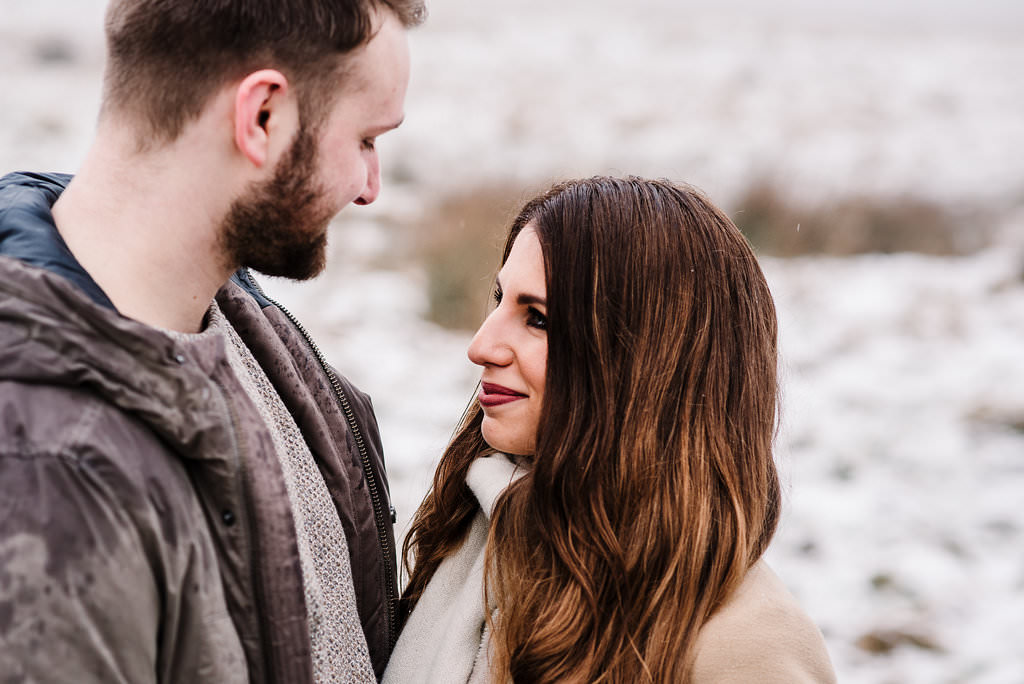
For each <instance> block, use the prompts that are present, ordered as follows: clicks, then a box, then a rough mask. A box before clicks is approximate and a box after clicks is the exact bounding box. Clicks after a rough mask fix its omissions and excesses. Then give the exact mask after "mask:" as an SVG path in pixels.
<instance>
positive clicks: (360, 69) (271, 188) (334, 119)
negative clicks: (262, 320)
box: [222, 11, 409, 280]
mask: <svg viewBox="0 0 1024 684" xmlns="http://www.w3.org/2000/svg"><path fill="white" fill-rule="evenodd" d="M379 17H380V25H379V31H378V32H377V34H376V35H375V36H374V38H373V39H372V40H371V41H370V42H369V43H368V44H367V45H366V46H365V47H363V48H361V49H360V50H359V51H357V52H356V53H354V54H353V55H351V56H350V57H349V66H348V68H347V69H346V70H345V75H344V79H345V84H344V90H343V92H342V93H341V94H340V95H339V97H338V98H337V100H336V101H335V102H334V103H333V104H332V105H331V107H330V108H329V110H328V112H327V114H326V115H325V116H323V117H322V121H321V122H319V125H317V126H310V125H309V124H308V122H303V124H302V126H301V128H300V130H299V131H298V133H297V134H296V136H295V140H294V141H293V143H292V145H291V147H290V149H289V150H288V152H287V153H286V154H285V156H284V157H283V158H282V159H281V160H280V161H279V162H278V163H277V165H276V166H275V168H274V175H273V177H272V178H270V179H269V180H268V181H266V182H263V183H260V184H258V185H256V186H254V187H253V188H251V189H250V190H249V191H248V192H247V193H246V194H245V195H243V196H242V197H240V198H238V199H237V200H236V201H235V202H234V203H233V204H232V206H231V208H230V210H229V211H228V214H227V216H226V218H225V220H224V224H223V228H222V236H223V245H224V249H225V256H226V258H227V260H228V262H229V263H230V264H231V265H232V266H234V265H241V266H248V267H250V268H253V269H255V270H257V271H259V272H261V273H265V274H267V275H273V276H283V277H285V278H292V279H295V280H306V279H309V278H312V277H314V276H316V275H317V274H318V273H320V272H321V271H322V270H323V268H324V265H325V264H326V252H327V225H328V223H330V221H331V219H332V218H333V217H334V216H335V214H337V213H338V212H339V211H341V209H342V208H344V207H345V206H346V205H348V204H349V203H350V202H354V203H356V204H370V203H371V202H373V201H374V200H375V199H376V198H377V195H378V194H379V193H380V185H381V180H380V160H379V158H378V156H377V150H376V146H375V143H376V138H377V137H378V136H380V135H382V134H383V133H386V132H387V131H390V130H392V129H394V128H396V127H397V126H398V125H399V124H400V123H401V121H402V118H403V111H404V104H405V91H406V87H407V85H408V82H409V49H408V43H407V40H406V35H405V29H404V28H403V27H402V25H401V23H400V22H399V20H398V19H397V18H396V17H395V16H394V15H393V14H392V13H391V12H389V11H385V12H382V13H381V14H380V15H379Z"/></svg>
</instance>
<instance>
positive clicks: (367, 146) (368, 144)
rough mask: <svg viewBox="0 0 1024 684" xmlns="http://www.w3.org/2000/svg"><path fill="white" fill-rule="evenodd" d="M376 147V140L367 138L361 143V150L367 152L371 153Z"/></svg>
mask: <svg viewBox="0 0 1024 684" xmlns="http://www.w3.org/2000/svg"><path fill="white" fill-rule="evenodd" d="M376 145H377V140H376V139H375V138H367V139H366V140H364V141H363V149H364V150H366V151H367V152H372V151H373V149H374V147H376Z"/></svg>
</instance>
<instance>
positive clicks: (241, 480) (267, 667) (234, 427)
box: [213, 378, 276, 681]
mask: <svg viewBox="0 0 1024 684" xmlns="http://www.w3.org/2000/svg"><path fill="white" fill-rule="evenodd" d="M213 383H214V384H215V385H216V386H217V389H218V390H220V396H221V400H222V401H223V402H224V405H225V407H226V408H227V412H228V419H229V420H230V421H231V432H232V436H233V440H232V442H233V443H234V446H235V457H236V458H237V459H238V484H239V492H240V494H241V496H242V499H243V506H244V507H245V519H244V522H243V520H242V516H237V520H238V522H239V524H244V525H245V530H244V533H245V535H246V536H247V537H248V539H249V547H250V550H251V556H250V557H251V558H256V559H260V558H263V554H262V553H261V551H260V540H259V535H257V534H256V533H255V531H254V529H253V525H252V521H253V520H254V519H255V516H256V512H255V510H254V509H253V501H252V497H251V496H250V495H249V488H248V487H247V486H246V483H245V478H246V477H247V474H246V468H245V459H243V458H242V457H241V453H242V449H243V447H242V444H241V443H240V442H241V439H242V433H241V432H240V431H239V429H238V415H237V414H236V413H235V407H234V405H233V404H232V403H231V401H230V400H229V399H228V398H227V390H226V389H225V388H224V386H223V385H222V384H221V383H220V382H219V381H218V380H216V379H215V378H214V379H213ZM219 513H220V514H221V515H223V513H224V512H223V511H220V512H219ZM250 568H251V575H250V579H251V581H252V587H253V594H254V595H255V599H256V605H255V606H254V610H255V611H256V612H257V613H259V612H260V606H264V605H266V604H265V603H264V601H265V599H266V588H265V587H264V584H263V573H262V572H261V563H260V561H258V560H257V562H255V563H252V564H251V565H250ZM256 624H257V629H258V630H259V635H260V643H261V646H260V649H259V650H260V652H261V653H262V654H263V668H264V674H263V676H264V678H265V680H266V681H275V674H276V670H275V669H274V668H275V661H274V649H272V648H266V645H267V644H269V643H271V635H270V628H269V625H267V621H266V620H264V619H258V620H257V621H256Z"/></svg>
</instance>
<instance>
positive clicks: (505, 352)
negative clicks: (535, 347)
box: [466, 309, 512, 366]
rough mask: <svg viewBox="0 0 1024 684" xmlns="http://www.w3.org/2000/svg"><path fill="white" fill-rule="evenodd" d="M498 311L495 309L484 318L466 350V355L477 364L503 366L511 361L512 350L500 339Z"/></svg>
mask: <svg viewBox="0 0 1024 684" xmlns="http://www.w3.org/2000/svg"><path fill="white" fill-rule="evenodd" d="M498 313H499V310H498V309H495V310H494V311H492V312H491V315H490V316H488V317H487V318H486V319H484V322H483V323H482V324H480V327H479V328H478V329H477V331H476V334H475V335H473V340H472V341H471V342H470V343H469V349H467V350H466V356H468V357H469V360H470V361H472V362H473V363H475V364H476V365H478V366H487V365H492V366H505V365H508V364H509V363H510V362H511V361H512V351H511V349H509V346H508V345H507V344H505V343H504V342H503V341H502V339H501V326H500V319H499V318H498Z"/></svg>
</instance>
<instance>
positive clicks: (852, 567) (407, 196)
mask: <svg viewBox="0 0 1024 684" xmlns="http://www.w3.org/2000/svg"><path fill="white" fill-rule="evenodd" d="M103 4H104V3H103V0H63V1H62V0H35V1H34V2H31V3H26V2H21V1H16V0H0V59H2V64H3V68H2V69H0V98H2V104H3V106H2V107H0V123H2V125H0V170H3V171H8V170H15V169H26V170H50V171H58V170H59V171H74V170H75V168H76V166H77V164H78V163H79V161H80V160H81V158H82V156H83V154H84V151H85V147H86V145H87V143H88V140H89V136H90V133H91V131H92V127H93V124H94V121H95V114H96V111H97V106H98V100H99V82H100V73H101V68H102V59H103V57H102V9H103ZM430 10H431V18H430V20H429V22H428V23H427V24H426V25H425V26H424V27H422V28H420V29H418V30H417V31H416V32H415V33H413V34H412V35H411V42H412V50H413V81H412V84H411V87H410V92H409V97H408V100H407V120H406V123H405V124H404V125H403V126H402V128H401V129H400V130H399V131H398V132H396V133H393V134H389V135H388V136H385V137H384V138H382V139H381V141H380V148H381V153H382V156H383V163H384V167H385V187H384V193H383V195H382V196H381V198H380V200H379V201H378V202H377V204H375V205H374V206H372V207H369V208H366V209H362V208H357V207H353V208H349V209H347V210H346V211H345V212H343V213H342V215H341V216H340V217H339V219H338V220H337V221H336V226H335V229H334V233H333V246H332V258H331V261H330V266H329V268H328V271H327V273H325V274H324V275H323V276H322V277H320V278H319V279H317V280H316V281H313V282H311V283H306V284H302V285H292V284H289V283H284V282H271V283H269V285H268V289H269V290H270V291H271V292H272V293H273V294H276V295H277V296H278V298H279V299H280V300H281V301H282V302H283V303H285V304H286V305H287V306H288V307H289V308H291V309H292V310H293V311H294V312H295V313H296V314H297V315H298V316H299V317H300V318H301V319H302V320H303V321H304V322H305V323H306V324H307V325H308V327H309V328H310V329H311V331H312V332H313V334H314V336H315V337H316V338H317V339H318V341H319V342H320V343H321V345H322V346H323V348H324V350H325V352H326V353H327V355H328V357H329V358H330V359H331V361H332V362H333V363H335V364H336V365H337V366H338V367H340V368H341V369H343V371H344V372H346V373H347V374H348V375H349V376H351V377H352V378H353V379H354V380H355V381H356V382H357V383H358V384H360V385H361V386H362V387H363V388H364V389H365V390H367V391H368V392H370V393H371V394H372V395H373V397H374V401H375V404H376V407H377V410H378V414H379V418H380V423H381V427H382V431H383V435H384V441H385V447H386V449H387V452H388V455H389V467H390V472H391V477H392V487H393V494H394V497H395V499H396V503H397V505H398V507H399V524H400V526H401V527H402V529H404V526H405V524H406V523H407V521H408V518H409V516H410V515H411V514H412V512H413V510H414V509H415V507H416V504H417V502H418V501H419V499H420V497H421V496H422V495H423V493H424V491H425V489H426V487H427V484H428V482H429V478H430V475H431V473H432V469H433V465H434V464H435V463H436V460H437V458H438V456H439V454H440V452H441V450H442V449H443V448H444V445H445V443H446V441H447V439H448V437H449V435H450V434H451V431H452V429H453V428H454V426H455V424H456V422H457V420H458V417H459V415H460V414H461V411H462V409H463V408H464V407H465V405H466V403H467V401H468V400H469V398H470V396H471V394H472V391H473V387H474V384H475V381H476V377H477V373H476V370H475V369H474V367H473V366H472V365H471V364H470V363H469V362H468V361H467V360H466V358H465V347H466V345H467V343H468V341H469V334H468V333H466V332H464V331H459V330H452V329H446V328H442V327H440V326H438V325H436V324H434V323H431V322H429V321H428V314H429V310H430V302H429V301H428V300H429V298H428V295H427V292H428V289H429V278H428V268H427V267H426V266H425V265H424V263H423V261H422V259H418V258H417V254H418V251H417V250H418V248H417V245H419V244H421V243H422V242H423V241H424V240H425V239H426V240H427V241H428V242H429V231H430V230H431V229H436V221H435V223H434V224H432V223H431V222H430V221H428V220H427V219H426V218H425V217H428V216H431V215H433V214H434V211H435V209H436V208H437V207H438V206H439V205H441V204H443V203H444V202H445V201H446V198H449V197H451V196H462V197H465V196H467V195H468V196H472V195H473V194H474V192H476V190H477V189H478V188H493V187H502V188H506V189H507V191H508V193H510V194H511V196H512V198H513V199H517V198H524V197H526V196H527V190H526V188H531V189H533V188H537V187H540V186H543V185H545V184H547V183H548V182H550V181H553V180H555V179H559V178H563V177H566V176H577V175H591V174H594V173H618V174H626V173H632V174H640V175H650V176H667V177H670V178H672V179H675V180H681V181H687V182H690V183H692V184H694V185H697V186H698V187H701V188H703V189H704V190H705V191H706V192H707V193H708V194H709V195H710V196H711V197H712V198H713V199H715V200H717V201H718V202H719V203H720V204H722V205H723V206H724V207H726V208H727V209H730V211H734V212H735V213H734V217H735V218H736V219H737V221H738V222H740V223H741V225H742V221H741V217H742V212H743V207H744V201H745V200H744V197H745V193H746V192H748V190H749V189H750V188H751V187H753V186H756V185H758V184H764V183H769V184H771V185H772V186H773V187H774V188H776V189H777V190H778V191H779V192H780V193H782V194H784V195H785V196H786V197H788V198H790V199H792V200H793V201H794V202H803V203H808V205H810V204H814V205H827V204H828V203H829V202H836V201H842V200H843V199H844V198H848V197H854V196H856V197H871V198H878V199H879V200H880V201H896V202H899V201H903V200H904V198H914V201H918V200H920V201H924V202H929V203H932V204H933V205H934V206H937V207H941V208H942V209H943V210H944V211H945V210H948V211H949V212H950V214H949V215H950V216H955V217H958V220H959V223H957V224H956V225H957V230H959V231H961V234H962V236H963V238H964V239H963V242H964V244H971V245H973V246H974V247H973V248H972V249H970V250H967V251H963V250H961V251H959V252H958V251H956V250H953V251H951V252H950V253H948V254H942V255H938V256H935V255H931V256H926V255H923V254H919V253H909V252H902V253H894V254H861V255H855V256H843V257H840V256H813V255H811V256H807V255H804V256H799V257H795V258H778V257H769V256H765V257H763V259H762V263H763V266H764V268H765V271H766V273H767V275H768V278H769V281H770V284H771V285H772V288H773V291H774V293H775V297H776V301H777V305H778V310H779V315H780V321H781V335H782V339H781V344H782V353H783V383H784V407H783V425H782V431H781V434H780V437H779V442H778V458H779V463H780V467H781V468H782V470H783V473H784V475H785V481H786V496H787V499H786V513H785V517H784V520H783V523H782V526H781V528H780V531H779V534H778V536H777V537H776V541H775V543H774V545H773V547H772V549H771V551H770V552H769V557H770V561H771V562H772V564H773V565H774V566H775V568H776V570H777V571H778V573H779V574H780V576H781V577H782V578H783V580H784V581H785V582H786V583H787V584H788V585H789V586H790V588H791V589H792V591H793V592H794V593H795V594H796V595H797V596H798V598H799V599H800V600H801V602H802V603H803V605H804V606H805V607H806V609H807V610H808V612H810V614H811V615H812V616H813V617H814V619H815V620H816V621H817V622H818V624H820V626H821V628H822V630H823V632H824V634H825V636H826V639H827V641H828V645H829V648H830V651H831V654H832V657H833V660H834V662H835V665H836V668H837V670H838V673H839V678H840V681H842V682H847V683H849V684H868V683H871V684H875V683H881V684H888V683H892V684H897V683H901V684H902V683H920V684H926V683H927V684H931V683H934V682H944V683H950V684H952V683H960V682H964V683H966V682H971V683H977V684H981V683H985V684H1014V683H1018V682H1024V646H1022V645H1021V644H1022V640H1024V512H1022V511H1021V506H1020V501H1021V499H1022V498H1024V361H1022V358H1021V356H1022V344H1021V340H1022V339H1024V152H1022V151H1024V77H1022V76H1021V73H1022V72H1024V43H1022V41H1021V40H1020V36H1021V34H1022V32H1024V3H1022V2H1020V0H933V1H930V2H929V1H925V0H904V1H903V2H892V1H891V0H857V1H854V0H832V2H828V3H822V2H812V1H811V0H785V1H778V2H772V3H760V2H758V1H757V0H725V1H719V2H712V1H711V0H634V2H631V3H623V2H617V3H612V2H607V1H605V0H561V2H551V3H549V2H542V1H541V0H518V1H517V2H513V3H500V4H499V3H496V2H488V1H487V0H434V1H433V2H431V3H430ZM480 192H481V196H484V193H483V191H482V190H481V191H480ZM512 209H514V206H511V205H510V206H508V207H504V208H503V211H504V212H506V214H505V215H507V213H508V212H510V211H511V210H512ZM455 220H456V221H458V219H455ZM826 228H827V227H826ZM922 230H927V226H924V227H923V228H922ZM424 233H427V235H426V236H424ZM499 239H500V237H499V236H495V237H493V238H492V240H493V243H494V244H495V252H494V253H493V254H491V255H489V256H488V257H487V259H490V260H492V261H496V258H497V254H496V245H497V242H498V241H499ZM979 247H980V248H979ZM485 270H486V269H485ZM479 287H480V288H481V289H486V288H487V287H488V282H487V281H486V279H481V281H480V282H479ZM481 313H482V312H481Z"/></svg>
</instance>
